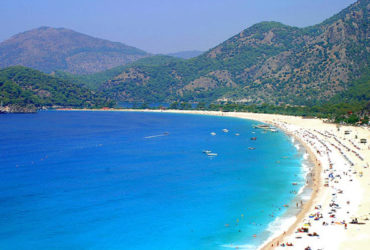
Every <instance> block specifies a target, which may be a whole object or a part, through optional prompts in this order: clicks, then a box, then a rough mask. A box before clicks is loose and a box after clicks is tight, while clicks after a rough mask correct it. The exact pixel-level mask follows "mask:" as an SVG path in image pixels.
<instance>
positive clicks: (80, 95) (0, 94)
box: [0, 66, 113, 107]
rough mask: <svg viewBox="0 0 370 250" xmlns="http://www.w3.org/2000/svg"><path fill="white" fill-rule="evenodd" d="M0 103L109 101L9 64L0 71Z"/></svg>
mask: <svg viewBox="0 0 370 250" xmlns="http://www.w3.org/2000/svg"><path fill="white" fill-rule="evenodd" d="M0 102H2V104H3V105H4V106H7V105H18V106H23V107H24V106H34V107H42V106H46V107H51V106H63V107H102V106H112V105H113V103H112V102H111V101H109V100H108V99H107V98H105V97H103V96H102V95H99V94H96V93H94V92H93V91H91V90H89V89H87V88H85V87H81V86H78V85H76V84H74V83H71V82H69V81H67V80H62V79H59V78H56V77H53V76H50V75H47V74H44V73H42V72H40V71H38V70H34V69H31V68H26V67H23V66H13V67H8V68H5V69H1V70H0Z"/></svg>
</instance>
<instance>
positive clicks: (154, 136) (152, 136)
mask: <svg viewBox="0 0 370 250" xmlns="http://www.w3.org/2000/svg"><path fill="white" fill-rule="evenodd" d="M167 135H169V133H168V132H164V133H163V134H159V135H150V136H146V137H144V139H151V138H156V137H161V136H167Z"/></svg>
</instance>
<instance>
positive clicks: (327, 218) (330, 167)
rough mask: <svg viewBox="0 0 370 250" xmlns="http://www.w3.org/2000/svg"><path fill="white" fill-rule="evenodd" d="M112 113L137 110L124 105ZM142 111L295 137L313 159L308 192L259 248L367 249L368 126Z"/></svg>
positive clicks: (273, 117)
mask: <svg viewBox="0 0 370 250" xmlns="http://www.w3.org/2000/svg"><path fill="white" fill-rule="evenodd" d="M114 111H135V112H138V111H139V112H140V110H127V109H125V110H114ZM144 111H146V112H147V111H150V112H171V113H189V114H201V115H217V116H225V117H237V118H244V119H250V120H256V121H260V122H264V123H268V124H271V125H273V126H275V127H279V128H280V129H281V130H283V131H284V132H285V133H287V134H288V135H290V136H292V137H294V138H295V139H297V140H299V141H300V143H301V144H302V145H303V146H304V147H305V149H306V151H307V153H308V154H309V156H310V158H311V161H312V162H314V163H315V167H314V168H313V169H311V173H312V186H311V188H312V194H311V197H310V199H309V200H307V201H306V202H304V204H303V205H302V206H301V210H300V212H299V213H298V215H297V216H296V220H295V222H294V223H293V224H291V225H290V226H289V227H287V228H282V229H281V232H279V233H280V235H278V236H276V237H274V238H272V239H269V240H268V241H267V242H266V243H265V244H264V245H263V246H261V249H263V250H265V249H283V248H284V249H285V248H288V249H289V248H290V249H359V250H361V249H369V246H370V220H369V219H370V167H369V162H370V146H369V142H370V129H369V128H365V127H353V126H338V125H336V124H330V123H325V122H324V121H323V120H320V119H304V118H302V117H294V116H284V115H271V114H255V113H238V112H227V113H226V112H218V111H182V110H166V111H162V110H144ZM361 139H366V140H367V143H360V140H361ZM352 222H353V223H352ZM304 231H306V232H304ZM274 233H275V234H274V235H276V232H274ZM290 245H291V246H290ZM308 247H309V248H308ZM241 248H242V247H239V249H241Z"/></svg>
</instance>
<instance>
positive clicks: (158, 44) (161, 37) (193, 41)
mask: <svg viewBox="0 0 370 250" xmlns="http://www.w3.org/2000/svg"><path fill="white" fill-rule="evenodd" d="M354 2H355V0H0V10H1V11H0V23H1V29H0V41H3V40H5V39H7V38H9V37H10V36H12V35H14V34H16V33H19V32H23V31H26V30H29V29H33V28H37V27H40V26H52V27H65V28H69V29H73V30H75V31H79V32H82V33H86V34H88V35H92V36H96V37H100V38H105V39H108V40H112V41H118V42H123V43H125V44H128V45H132V46H135V47H138V48H141V49H143V50H146V51H148V52H152V53H170V52H177V51H182V50H194V49H195V50H207V49H209V48H212V47H214V46H216V45H217V44H219V43H220V42H222V41H224V40H226V39H228V38H229V37H231V36H233V35H235V34H237V33H239V32H240V31H242V30H243V29H245V28H247V27H249V26H251V25H253V24H255V23H257V22H260V21H279V22H282V23H284V24H288V25H293V26H298V27H304V26H309V25H313V24H317V23H319V22H321V21H323V20H325V19H326V18H329V17H330V16H332V15H333V14H335V13H337V12H339V11H340V10H342V9H343V8H345V7H347V6H349V5H350V4H351V3H354Z"/></svg>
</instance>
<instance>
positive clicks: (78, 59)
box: [0, 27, 149, 74]
mask: <svg viewBox="0 0 370 250" xmlns="http://www.w3.org/2000/svg"><path fill="white" fill-rule="evenodd" d="M146 56H149V54H148V53H146V52H144V51H142V50H139V49H137V48H134V47H130V46H127V45H125V44H122V43H118V42H111V41H107V40H103V39H99V38H95V37H91V36H88V35H84V34H81V33H78V32H75V31H73V30H69V29H64V28H57V29H56V28H51V27H41V28H38V29H33V30H30V31H26V32H23V33H20V34H17V35H15V36H13V37H11V38H9V39H8V40H6V41H4V42H2V43H0V67H2V68H4V67H8V66H13V65H23V66H27V67H32V68H34V69H38V70H41V71H43V72H46V73H50V72H52V71H55V70H62V71H67V72H71V73H77V74H86V73H93V72H98V71H103V70H106V69H110V68H113V67H116V66H119V65H124V64H127V63H130V62H133V61H136V60H137V59H140V58H143V57H146Z"/></svg>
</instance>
